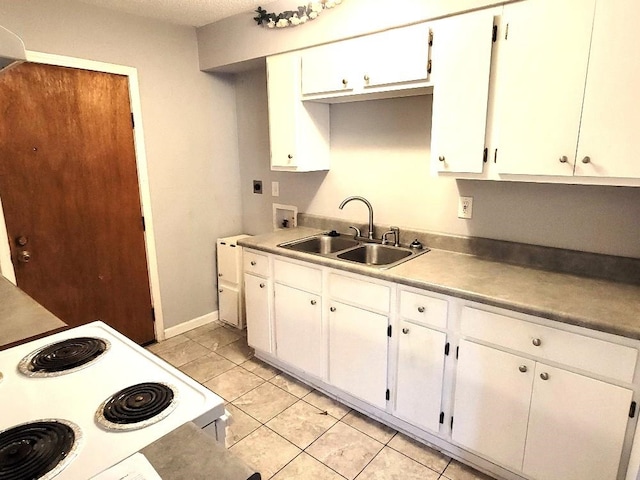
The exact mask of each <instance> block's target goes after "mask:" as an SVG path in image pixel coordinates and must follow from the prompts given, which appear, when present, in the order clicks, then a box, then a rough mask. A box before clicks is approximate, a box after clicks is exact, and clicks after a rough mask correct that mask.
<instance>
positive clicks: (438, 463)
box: [387, 433, 451, 473]
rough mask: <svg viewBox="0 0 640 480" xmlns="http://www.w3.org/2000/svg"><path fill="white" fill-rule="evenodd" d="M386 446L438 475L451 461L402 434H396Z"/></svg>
mask: <svg viewBox="0 0 640 480" xmlns="http://www.w3.org/2000/svg"><path fill="white" fill-rule="evenodd" d="M387 445H388V446H389V447H391V448H393V449H394V450H397V451H398V452H400V453H404V454H405V455H406V456H407V457H409V458H412V459H413V460H415V461H416V462H419V463H421V464H422V465H425V466H427V467H429V468H430V469H432V470H435V471H436V472H440V473H442V472H444V469H445V468H447V465H449V461H450V460H451V458H450V457H448V456H446V455H444V454H443V453H440V452H438V451H437V450H434V449H432V448H430V447H427V446H426V445H424V444H422V443H420V442H418V441H416V440H414V439H413V438H410V437H408V436H406V435H403V434H402V433H398V434H396V436H395V437H393V438H392V439H391V441H390V442H389V443H388V444H387Z"/></svg>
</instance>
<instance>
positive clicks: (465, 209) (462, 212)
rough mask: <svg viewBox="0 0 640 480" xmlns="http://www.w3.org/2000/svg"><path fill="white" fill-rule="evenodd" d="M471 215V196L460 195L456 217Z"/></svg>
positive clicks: (468, 216) (469, 216)
mask: <svg viewBox="0 0 640 480" xmlns="http://www.w3.org/2000/svg"><path fill="white" fill-rule="evenodd" d="M471 217H473V197H460V199H459V201H458V218H467V219H468V218H471Z"/></svg>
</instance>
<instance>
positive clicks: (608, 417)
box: [523, 363, 633, 480]
mask: <svg viewBox="0 0 640 480" xmlns="http://www.w3.org/2000/svg"><path fill="white" fill-rule="evenodd" d="M543 378H545V379H546V380H543ZM632 395H633V392H632V391H631V390H628V389H626V388H622V387H618V386H615V385H610V384H608V383H604V382H601V381H598V380H594V379H592V378H588V377H585V376H582V375H577V374H575V373H569V372H567V371H564V370H560V369H558V368H553V367H549V366H547V365H544V364H542V363H538V364H537V366H536V376H535V381H534V385H533V395H532V399H531V414H530V417H529V432H528V435H527V448H526V453H525V458H524V467H523V471H524V473H526V474H527V475H530V476H531V477H533V478H535V479H536V480H552V479H553V480H555V479H558V478H561V479H563V480H607V479H611V480H613V479H615V478H617V473H618V465H619V463H620V455H621V453H622V444H623V442H624V436H625V431H626V427H627V422H628V421H629V417H628V415H629V405H630V404H631V397H632Z"/></svg>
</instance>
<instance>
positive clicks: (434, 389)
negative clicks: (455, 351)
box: [395, 320, 447, 432]
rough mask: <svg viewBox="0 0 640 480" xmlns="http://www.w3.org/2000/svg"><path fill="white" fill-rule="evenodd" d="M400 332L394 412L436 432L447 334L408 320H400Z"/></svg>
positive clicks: (438, 422) (438, 424) (404, 418)
mask: <svg viewBox="0 0 640 480" xmlns="http://www.w3.org/2000/svg"><path fill="white" fill-rule="evenodd" d="M398 335H399V338H398V370H397V380H396V393H395V415H396V416H398V417H399V418H402V419H403V420H406V421H408V422H409V423H412V424H414V425H416V426H417V427H420V428H424V429H426V430H431V431H432V432H437V431H438V428H439V426H440V411H441V405H442V385H443V381H444V359H445V353H444V352H445V345H446V342H447V336H446V334H444V333H442V332H437V331H435V330H432V329H430V328H427V327H424V326H422V325H418V324H415V323H411V322H408V321H406V320H402V321H401V322H400V332H398Z"/></svg>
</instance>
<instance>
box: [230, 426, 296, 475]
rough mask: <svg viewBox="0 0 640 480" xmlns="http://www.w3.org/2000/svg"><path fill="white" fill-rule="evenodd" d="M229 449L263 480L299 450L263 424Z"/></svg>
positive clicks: (273, 473) (274, 472)
mask: <svg viewBox="0 0 640 480" xmlns="http://www.w3.org/2000/svg"><path fill="white" fill-rule="evenodd" d="M229 451H230V452H232V453H233V454H234V455H236V456H237V457H239V458H240V459H241V460H242V461H244V462H245V463H247V464H248V465H250V466H251V467H253V468H255V469H256V471H258V472H260V474H261V475H262V478H263V479H264V480H268V479H269V478H271V477H272V476H273V475H275V474H276V472H278V470H280V469H281V468H282V467H284V466H285V465H286V464H287V463H289V462H290V461H291V460H293V459H294V458H295V457H296V456H297V455H298V454H299V453H300V452H301V450H300V449H299V448H298V447H296V446H295V445H293V444H292V443H290V442H288V441H286V440H285V439H284V438H282V437H281V436H280V435H278V434H277V433H275V432H273V431H271V430H270V429H268V428H267V427H265V426H262V427H260V428H258V429H257V430H256V431H254V432H253V433H251V434H249V435H248V436H246V437H245V438H243V439H242V440H240V441H239V442H238V443H236V444H235V445H233V446H232V447H231V448H230V449H229Z"/></svg>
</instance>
